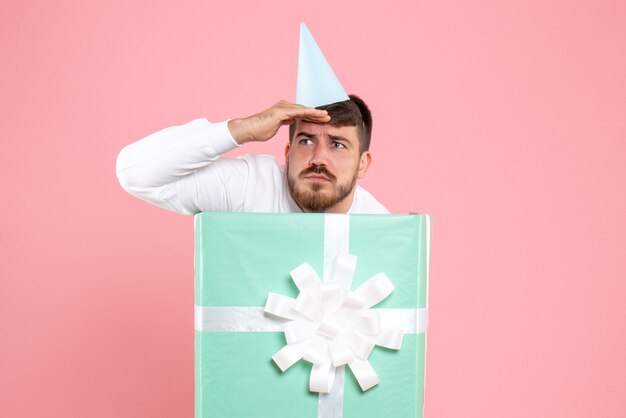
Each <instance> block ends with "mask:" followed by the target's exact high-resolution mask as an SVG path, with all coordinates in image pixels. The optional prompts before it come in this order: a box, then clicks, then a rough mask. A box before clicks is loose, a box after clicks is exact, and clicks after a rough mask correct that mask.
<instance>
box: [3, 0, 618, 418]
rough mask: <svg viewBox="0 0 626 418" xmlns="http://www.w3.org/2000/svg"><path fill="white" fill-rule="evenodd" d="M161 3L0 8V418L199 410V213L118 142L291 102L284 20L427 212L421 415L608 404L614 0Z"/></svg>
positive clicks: (614, 173)
mask: <svg viewBox="0 0 626 418" xmlns="http://www.w3.org/2000/svg"><path fill="white" fill-rule="evenodd" d="M160 3H161V4H155V2H151V1H131V2H122V1H118V2H111V1H100V2H93V1H91V2H83V1H77V0H76V1H62V2H43V1H31V2H21V3H20V2H11V3H9V2H2V4H1V5H0V52H1V56H2V66H0V92H1V94H0V103H1V106H2V108H1V110H0V117H1V123H0V141H2V142H1V144H2V152H1V153H0V190H1V191H2V198H1V201H2V204H1V206H0V211H1V212H0V213H1V215H2V216H1V217H0V231H1V233H0V257H1V262H0V416H2V417H35V416H46V417H85V416H89V417H144V416H145V417H148V416H150V417H190V416H192V413H193V354H192V353H193V346H192V341H193V331H192V321H193V307H192V306H193V283H192V276H193V266H192V259H193V254H192V247H193V242H192V241H193V236H192V225H193V222H192V218H191V217H185V216H182V215H176V214H173V213H169V212H166V211H164V210H161V209H158V208H153V207H151V206H149V205H147V204H144V203H142V202H140V201H139V200H137V199H135V198H133V197H131V196H129V195H127V194H125V193H124V192H123V191H122V189H121V188H120V187H119V185H118V184H117V180H116V178H115V173H114V166H115V157H116V155H117V153H118V151H119V150H120V149H121V148H122V147H123V146H124V145H126V144H127V143H129V142H131V141H133V140H135V139H138V138H140V137H142V136H144V135H146V134H148V133H150V132H152V131H155V130H157V129H159V128H162V127H165V126H168V125H171V124H177V123H183V122H186V121H188V120H190V119H192V118H195V117H200V116H206V117H207V118H209V119H210V120H214V121H218V120H222V119H225V118H227V117H235V116H245V115H248V114H250V113H253V112H256V111H259V110H261V109H263V108H264V107H266V106H268V105H270V104H271V103H273V102H274V101H276V100H278V99H280V98H287V99H293V97H294V94H295V92H294V90H295V75H296V74H295V69H296V54H297V45H298V23H299V22H300V20H305V21H306V22H307V24H308V26H309V28H310V29H311V31H312V32H313V34H314V35H315V36H316V38H317V41H318V42H319V44H320V46H321V47H322V49H323V50H324V51H325V53H326V55H327V57H328V59H329V60H330V62H331V63H332V65H333V67H334V69H335V71H336V72H337V74H338V75H339V78H340V79H341V80H342V82H343V84H344V86H345V87H346V89H347V90H348V91H350V92H355V93H359V94H361V95H362V96H363V97H364V98H365V99H366V100H367V101H368V102H370V104H371V107H372V109H373V112H374V116H375V131H374V135H375V137H374V140H373V146H372V152H373V155H374V164H373V166H372V169H371V171H370V173H368V177H367V178H366V179H365V181H364V182H363V184H364V185H365V186H366V187H367V188H368V189H369V190H370V191H372V192H373V194H374V195H375V196H377V197H378V198H379V199H380V200H381V201H382V202H384V203H385V204H386V205H387V206H388V207H389V208H391V209H392V211H394V212H398V213H405V212H408V211H409V210H413V211H418V212H425V213H430V214H432V215H433V219H434V221H433V222H434V223H433V233H434V235H433V240H432V272H431V273H432V277H431V287H430V289H431V294H430V304H431V318H432V320H431V323H430V330H429V340H428V342H429V348H428V367H427V369H428V373H427V390H426V415H427V416H428V417H437V418H439V417H455V418H456V417H481V418H489V417H493V418H500V417H510V418H515V417H568V418H578V417H581V418H582V417H604V418H612V417H615V418H617V417H620V418H621V417H623V416H625V415H626V396H624V395H625V393H626V384H625V383H624V376H625V375H626V336H625V332H624V331H626V325H625V324H626V261H624V260H625V258H626V217H625V216H624V215H625V214H626V193H625V189H626V185H625V183H626V117H625V116H626V55H625V54H624V51H625V48H626V25H625V24H624V22H625V21H626V3H625V2H623V1H619V0H614V1H610V0H596V1H578V2H571V1H556V0H553V1H545V0H543V1H538V0H535V1H521V0H520V1H518V2H515V3H517V4H512V3H513V2H502V1H497V0H492V1H488V0H482V1H460V0H459V1H446V0H443V1H405V2H402V3H400V2H379V3H380V4H379V5H378V6H371V7H370V6H368V7H365V6H363V2H360V1H351V2H341V3H340V4H335V3H339V2H314V3H302V2H296V1H283V2H256V3H255V5H252V4H253V2H246V3H245V5H244V4H234V3H228V4H227V3H226V2H220V3H219V4H217V3H215V4H211V3H209V2H201V1H178V2H160ZM304 4H306V5H307V7H304V6H303V5H304ZM285 141H286V136H285V134H284V132H283V134H281V135H280V136H279V138H278V139H275V140H274V141H273V142H272V143H269V144H265V145H261V146H249V147H247V149H246V151H248V152H264V153H274V154H276V155H278V156H281V155H282V149H283V146H284V143H285Z"/></svg>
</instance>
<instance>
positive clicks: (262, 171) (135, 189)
mask: <svg viewBox="0 0 626 418" xmlns="http://www.w3.org/2000/svg"><path fill="white" fill-rule="evenodd" d="M238 146H239V145H238V144H237V143H236V142H235V140H234V139H233V137H232V135H231V134H230V131H229V130H228V121H224V122H220V123H211V122H209V121H208V120H206V119H195V120H193V121H191V122H189V123H186V124H184V125H180V126H172V127H170V128H166V129H163V130H161V131H158V132H155V133H153V134H152V135H149V136H147V137H145V138H143V139H140V140H139V141H137V142H134V143H132V144H130V145H128V146H126V147H124V149H122V151H121V152H120V153H119V155H118V157H117V167H116V171H117V178H118V179H119V182H120V184H121V185H122V187H123V188H124V190H126V191H127V192H129V193H130V194H132V195H133V196H136V197H138V198H140V199H142V200H145V201H146V202H149V203H152V204H154V205H157V206H160V207H162V208H164V209H168V210H172V211H175V212H179V213H182V214H186V215H191V214H195V213H198V212H274V213H286V212H302V210H301V209H300V208H299V207H298V205H297V204H296V203H295V202H294V200H293V198H292V197H291V195H290V193H289V189H288V186H287V179H286V175H285V167H284V166H279V165H278V164H277V163H276V160H275V159H274V157H272V156H270V155H244V156H242V157H238V158H234V159H231V158H219V157H220V155H221V154H224V153H225V152H227V151H230V150H232V149H234V148H236V147H238ZM348 213H371V214H377V213H389V211H388V210H387V209H386V208H385V207H384V206H383V205H381V204H380V203H379V202H378V201H377V200H376V199H374V197H373V196H372V195H371V194H369V193H368V192H367V191H366V190H365V189H363V188H361V187H359V186H357V187H356V191H355V194H354V199H353V201H352V206H351V207H350V209H349V210H348Z"/></svg>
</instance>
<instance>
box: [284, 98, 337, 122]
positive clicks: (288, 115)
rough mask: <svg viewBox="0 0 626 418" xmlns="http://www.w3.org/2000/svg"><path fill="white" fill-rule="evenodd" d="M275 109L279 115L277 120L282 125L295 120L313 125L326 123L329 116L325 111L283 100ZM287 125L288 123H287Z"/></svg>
mask: <svg viewBox="0 0 626 418" xmlns="http://www.w3.org/2000/svg"><path fill="white" fill-rule="evenodd" d="M275 107H276V111H277V112H278V113H279V115H278V118H279V119H280V120H282V121H283V123H285V122H287V121H290V122H291V123H293V122H292V121H294V120H295V119H302V120H305V121H307V122H313V123H326V122H328V121H329V120H330V116H329V115H328V112H327V111H325V110H319V109H314V108H312V107H306V106H302V105H299V104H295V103H290V102H287V101H284V100H281V101H280V102H278V103H277V104H276V105H275ZM288 124H290V123H289V122H288Z"/></svg>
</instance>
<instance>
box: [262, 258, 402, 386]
mask: <svg viewBox="0 0 626 418" xmlns="http://www.w3.org/2000/svg"><path fill="white" fill-rule="evenodd" d="M356 261H357V257H356V256H353V255H349V254H342V255H339V256H337V257H336V259H335V264H334V268H333V273H332V277H331V279H330V280H326V281H321V280H320V278H319V276H318V275H317V273H316V272H315V270H314V269H313V267H312V266H311V265H310V264H309V263H303V264H301V265H300V266H299V267H297V268H295V269H294V270H292V271H291V277H292V279H293V281H294V283H295V284H296V286H297V287H298V290H299V291H300V293H299V295H298V297H297V298H296V299H293V298H290V297H287V296H283V295H279V294H276V293H270V294H269V295H268V297H267V302H266V304H265V312H266V313H267V314H270V315H274V316H277V317H281V318H285V319H288V320H290V321H289V322H286V323H285V324H283V331H284V333H285V339H286V340H287V345H285V346H284V347H283V348H282V349H281V350H279V351H278V352H277V353H276V354H274V356H272V359H273V360H274V362H275V363H276V364H277V365H278V367H279V368H280V369H281V370H282V371H283V372H284V371H285V370H287V369H288V368H289V367H291V366H292V365H293V364H295V363H297V362H298V361H299V360H300V359H304V360H305V361H308V362H310V363H312V364H313V367H312V369H311V375H310V379H309V390H310V391H312V392H319V393H328V392H330V390H331V388H332V386H333V382H334V379H335V368H336V367H339V366H343V365H345V364H347V365H348V366H349V367H350V369H351V370H352V373H353V374H354V376H355V378H356V379H357V381H358V383H359V386H360V387H361V390H363V391H366V390H368V389H369V388H371V387H373V386H375V385H377V384H378V383H379V382H380V380H379V378H378V375H377V374H376V371H374V368H373V367H372V366H371V364H370V363H369V361H368V360H367V359H368V357H369V355H370V353H371V351H372V349H373V348H374V346H375V345H379V346H382V347H386V348H391V349H394V350H399V349H400V347H401V346H402V336H403V331H402V329H401V327H400V326H398V324H397V323H395V321H394V320H393V318H391V317H385V316H384V315H381V312H379V311H378V310H377V309H370V308H371V307H372V306H374V305H376V304H378V303H380V302H381V301H382V300H383V299H385V298H386V297H387V296H389V295H390V294H391V292H393V291H394V289H395V287H394V285H393V283H391V281H390V280H389V278H388V277H387V276H386V275H385V274H384V273H379V274H376V275H375V276H373V277H371V278H370V279H368V280H367V281H366V282H365V283H363V284H362V285H361V286H359V288H358V289H356V290H355V291H352V290H351V288H352V279H353V276H354V270H355V268H356Z"/></svg>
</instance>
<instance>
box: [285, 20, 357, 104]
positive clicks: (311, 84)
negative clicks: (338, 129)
mask: <svg viewBox="0 0 626 418" xmlns="http://www.w3.org/2000/svg"><path fill="white" fill-rule="evenodd" d="M344 100H349V97H348V94H347V93H346V91H345V90H344V89H343V87H342V86H341V83H340V82H339V79H338V78H337V76H336V75H335V72H334V71H333V69H332V68H330V65H329V64H328V61H326V57H324V54H323V53H322V50H321V49H320V47H319V46H317V42H315V39H313V35H311V32H309V29H308V28H307V27H306V25H305V24H304V22H302V23H300V51H299V53H298V85H297V87H296V103H298V104H301V105H304V106H309V107H317V106H322V105H327V104H331V103H335V102H341V101H344Z"/></svg>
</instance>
